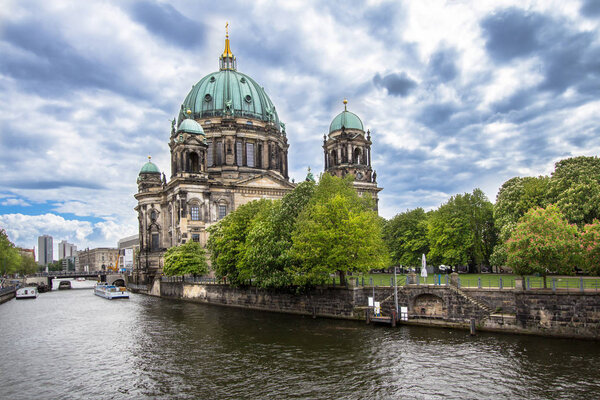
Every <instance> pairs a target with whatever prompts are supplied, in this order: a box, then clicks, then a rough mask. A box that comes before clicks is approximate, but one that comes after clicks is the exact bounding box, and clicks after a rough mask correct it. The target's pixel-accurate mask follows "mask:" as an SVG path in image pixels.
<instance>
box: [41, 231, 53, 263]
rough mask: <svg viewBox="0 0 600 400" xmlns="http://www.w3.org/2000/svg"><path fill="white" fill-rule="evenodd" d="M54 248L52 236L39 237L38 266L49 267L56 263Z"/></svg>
mask: <svg viewBox="0 0 600 400" xmlns="http://www.w3.org/2000/svg"><path fill="white" fill-rule="evenodd" d="M52 246H53V244H52V236H50V235H43V236H39V237H38V264H40V265H43V266H47V265H48V264H51V263H52V262H53V261H54V260H53V257H54V252H53V250H52Z"/></svg>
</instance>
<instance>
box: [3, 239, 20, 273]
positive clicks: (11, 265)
mask: <svg viewBox="0 0 600 400" xmlns="http://www.w3.org/2000/svg"><path fill="white" fill-rule="evenodd" d="M20 264H21V255H20V254H19V251H18V250H17V249H16V248H15V245H14V244H13V243H12V242H11V241H10V239H9V238H8V235H7V233H6V231H5V230H4V229H0V273H1V274H2V275H8V274H14V273H15V272H17V269H18V268H19V265H20Z"/></svg>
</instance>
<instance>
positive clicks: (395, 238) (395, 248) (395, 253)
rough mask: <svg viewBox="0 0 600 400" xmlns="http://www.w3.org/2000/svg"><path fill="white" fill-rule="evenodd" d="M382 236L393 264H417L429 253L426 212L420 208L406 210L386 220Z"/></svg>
mask: <svg viewBox="0 0 600 400" xmlns="http://www.w3.org/2000/svg"><path fill="white" fill-rule="evenodd" d="M383 236H384V239H385V242H386V245H387V247H388V249H389V251H390V256H391V261H392V263H393V264H400V265H410V266H417V265H420V264H421V255H422V254H427V253H429V242H428V240H427V214H426V213H425V211H424V210H423V209H422V208H416V209H414V210H407V211H405V212H403V213H400V214H398V215H396V216H395V217H394V218H392V219H391V220H389V221H387V223H386V224H385V226H384V229H383Z"/></svg>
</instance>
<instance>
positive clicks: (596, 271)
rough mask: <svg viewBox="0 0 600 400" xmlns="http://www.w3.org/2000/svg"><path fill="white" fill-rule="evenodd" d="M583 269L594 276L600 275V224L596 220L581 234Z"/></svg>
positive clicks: (584, 228) (586, 226) (585, 227)
mask: <svg viewBox="0 0 600 400" xmlns="http://www.w3.org/2000/svg"><path fill="white" fill-rule="evenodd" d="M581 249H582V255H583V263H582V268H583V270H584V271H586V272H588V273H589V274H592V275H600V222H599V221H598V220H595V221H594V222H593V223H591V224H587V225H585V226H584V227H583V231H582V232H581Z"/></svg>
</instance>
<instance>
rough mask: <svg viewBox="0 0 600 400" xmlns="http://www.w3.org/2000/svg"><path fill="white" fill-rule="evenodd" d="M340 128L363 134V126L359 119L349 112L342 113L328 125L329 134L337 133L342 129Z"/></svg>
mask: <svg viewBox="0 0 600 400" xmlns="http://www.w3.org/2000/svg"><path fill="white" fill-rule="evenodd" d="M342 126H343V127H345V128H346V129H358V130H360V131H363V132H364V130H365V129H364V128H363V124H362V121H361V120H360V118H358V116H357V115H356V114H354V113H351V112H350V111H346V110H344V111H342V112H341V113H339V114H338V115H336V117H335V118H334V119H333V121H331V125H329V133H331V132H334V131H339V130H340V129H342Z"/></svg>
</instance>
